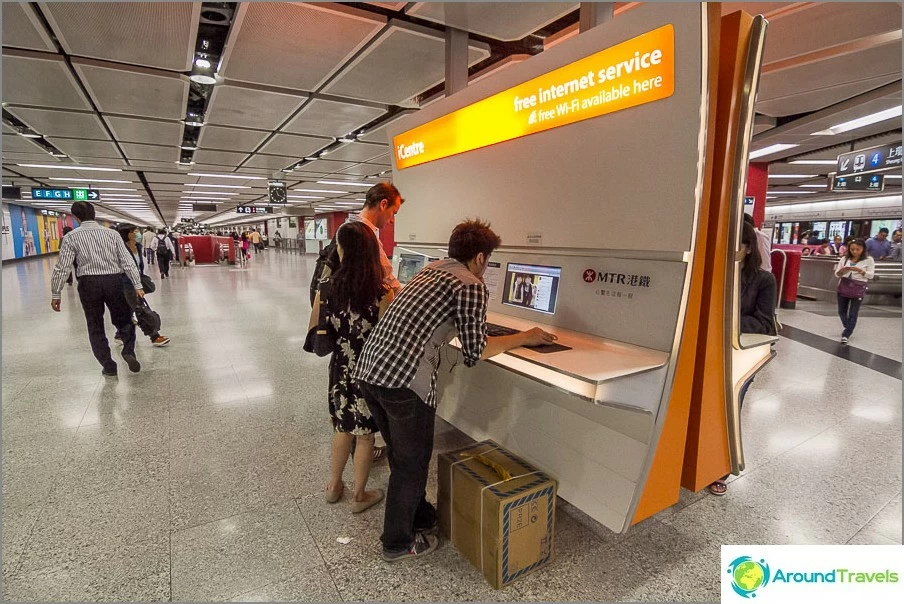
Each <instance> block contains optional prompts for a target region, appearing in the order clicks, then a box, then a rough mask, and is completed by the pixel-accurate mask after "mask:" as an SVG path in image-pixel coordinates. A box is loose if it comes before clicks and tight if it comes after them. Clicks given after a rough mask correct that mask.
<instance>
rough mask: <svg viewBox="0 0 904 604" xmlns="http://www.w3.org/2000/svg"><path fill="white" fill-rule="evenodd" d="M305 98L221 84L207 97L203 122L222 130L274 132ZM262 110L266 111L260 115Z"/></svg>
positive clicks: (305, 96)
mask: <svg viewBox="0 0 904 604" xmlns="http://www.w3.org/2000/svg"><path fill="white" fill-rule="evenodd" d="M307 98H308V97H307V95H303V94H300V95H289V94H281V93H278V92H269V91H264V90H254V89H252V88H240V87H238V86H230V85H228V84H224V85H222V86H217V87H216V88H215V89H214V91H213V95H212V96H211V97H210V105H209V107H208V109H207V122H208V123H210V124H221V125H225V126H240V127H243V128H258V129H261V130H276V129H277V128H279V126H280V124H282V123H283V122H285V121H286V120H287V119H289V116H290V115H292V114H293V113H294V112H295V111H296V110H297V109H298V108H299V107H300V106H301V104H302V103H304V102H305V100H307ZM261 107H266V108H267V110H266V111H261Z"/></svg>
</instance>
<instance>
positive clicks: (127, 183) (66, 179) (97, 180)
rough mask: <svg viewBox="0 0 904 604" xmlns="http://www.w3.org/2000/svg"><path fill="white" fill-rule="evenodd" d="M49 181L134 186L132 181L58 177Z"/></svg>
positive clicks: (52, 177)
mask: <svg viewBox="0 0 904 604" xmlns="http://www.w3.org/2000/svg"><path fill="white" fill-rule="evenodd" d="M48 180H63V181H66V182H88V183H95V182H106V183H117V184H124V185H130V184H132V181H131V180H100V179H97V178H57V177H54V176H51V177H50V178H49V179H48Z"/></svg>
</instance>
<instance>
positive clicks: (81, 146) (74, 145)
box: [47, 137, 122, 158]
mask: <svg viewBox="0 0 904 604" xmlns="http://www.w3.org/2000/svg"><path fill="white" fill-rule="evenodd" d="M47 140H48V141H49V142H50V143H51V144H52V145H53V146H54V147H56V148H57V149H59V150H60V151H62V152H63V153H65V154H66V155H69V156H79V157H115V158H121V157H122V155H121V154H120V153H119V151H118V150H117V149H116V145H115V144H114V143H112V142H110V141H93V140H85V139H80V138H54V137H48V138H47Z"/></svg>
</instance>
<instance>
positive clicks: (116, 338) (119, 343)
mask: <svg viewBox="0 0 904 604" xmlns="http://www.w3.org/2000/svg"><path fill="white" fill-rule="evenodd" d="M113 343H114V344H116V345H117V346H122V345H123V342H122V338H120V337H119V336H114V337H113Z"/></svg>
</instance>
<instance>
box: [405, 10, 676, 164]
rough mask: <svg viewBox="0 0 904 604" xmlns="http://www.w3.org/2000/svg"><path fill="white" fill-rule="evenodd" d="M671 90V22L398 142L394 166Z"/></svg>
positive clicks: (584, 116) (609, 109)
mask: <svg viewBox="0 0 904 604" xmlns="http://www.w3.org/2000/svg"><path fill="white" fill-rule="evenodd" d="M674 90H675V30H674V27H673V26H672V25H671V24H669V25H664V26H662V27H660V28H657V29H654V30H653V31H649V32H647V33H645V34H642V35H640V36H637V37H636V38H632V39H630V40H627V41H625V42H622V43H621V44H616V45H615V46H612V47H610V48H607V49H605V50H601V51H600V52H597V53H594V54H592V55H590V56H587V57H584V58H583V59H580V60H578V61H575V62H574V63H571V64H569V65H565V66H563V67H560V68H558V69H554V70H553V71H550V72H549V73H545V74H543V75H541V76H538V77H536V78H534V79H532V80H528V81H527V82H524V83H523V84H519V85H517V86H514V87H512V88H509V89H508V90H504V91H502V92H500V93H497V94H494V95H492V96H489V97H487V98H485V99H483V100H480V101H477V102H476V103H473V104H471V105H468V106H467V107H462V108H461V109H458V110H457V111H453V112H452V113H449V114H447V115H444V116H442V117H439V118H437V119H435V120H432V121H430V122H427V123H426V124H422V125H420V126H417V127H415V128H412V129H411V130H408V131H407V132H403V133H401V134H399V135H397V136H395V137H393V139H392V147H393V155H394V156H395V165H396V169H398V170H403V169H405V168H410V167H412V166H417V165H420V164H424V163H427V162H430V161H434V160H437V159H443V158H446V157H450V156H453V155H457V154H459V153H465V152H468V151H473V150H475V149H481V148H483V147H487V146H489V145H494V144H497V143H502V142H505V141H510V140H513V139H516V138H519V137H522V136H528V135H531V134H536V133H538V132H543V131H545V130H550V129H552V128H557V127H559V126H565V125H567V124H573V123H576V122H580V121H583V120H586V119H590V118H594V117H598V116H601V115H605V114H607V113H612V112H614V111H620V110H622V109H628V108H630V107H636V106H638V105H643V104H645V103H650V102H652V101H658V100H660V99H664V98H668V97H670V96H671V95H672V93H673V92H674Z"/></svg>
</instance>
